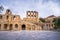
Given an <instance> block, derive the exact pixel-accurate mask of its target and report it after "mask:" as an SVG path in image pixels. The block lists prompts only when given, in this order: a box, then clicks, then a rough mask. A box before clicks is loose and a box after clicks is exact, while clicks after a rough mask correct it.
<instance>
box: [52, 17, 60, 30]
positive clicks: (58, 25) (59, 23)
mask: <svg viewBox="0 0 60 40" xmlns="http://www.w3.org/2000/svg"><path fill="white" fill-rule="evenodd" d="M53 21H54V24H55V27H54V28H55V29H60V18H56V19H54V20H53Z"/></svg>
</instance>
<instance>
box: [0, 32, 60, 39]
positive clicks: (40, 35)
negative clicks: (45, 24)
mask: <svg viewBox="0 0 60 40" xmlns="http://www.w3.org/2000/svg"><path fill="white" fill-rule="evenodd" d="M0 40H60V32H56V31H55V32H54V31H0Z"/></svg>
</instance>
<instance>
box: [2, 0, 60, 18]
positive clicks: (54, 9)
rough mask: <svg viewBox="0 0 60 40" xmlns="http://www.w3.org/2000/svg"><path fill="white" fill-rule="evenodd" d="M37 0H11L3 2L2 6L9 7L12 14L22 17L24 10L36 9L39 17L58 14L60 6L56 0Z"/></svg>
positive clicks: (59, 13) (24, 14)
mask: <svg viewBox="0 0 60 40" xmlns="http://www.w3.org/2000/svg"><path fill="white" fill-rule="evenodd" d="M43 1H44V0H37V2H36V1H35V2H34V1H30V0H29V1H21V0H20V1H16V0H15V1H14V2H13V1H11V3H7V2H5V4H3V6H4V8H5V9H7V8H9V9H11V10H12V12H13V13H14V14H18V15H20V16H21V17H22V18H24V17H25V16H26V11H28V10H33V11H34V10H36V11H38V12H39V17H47V16H49V15H53V14H54V15H57V16H58V15H60V7H59V5H58V4H57V3H56V2H53V1H52V0H49V2H47V1H46V0H45V1H44V2H43Z"/></svg>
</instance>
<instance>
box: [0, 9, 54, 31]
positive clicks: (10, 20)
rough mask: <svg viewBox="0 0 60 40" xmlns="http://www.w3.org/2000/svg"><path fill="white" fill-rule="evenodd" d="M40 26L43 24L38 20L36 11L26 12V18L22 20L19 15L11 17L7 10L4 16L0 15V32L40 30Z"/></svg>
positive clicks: (9, 11)
mask: <svg viewBox="0 0 60 40" xmlns="http://www.w3.org/2000/svg"><path fill="white" fill-rule="evenodd" d="M42 24H44V23H42V22H41V21H40V20H39V18H38V12H37V11H27V14H26V17H25V18H23V20H22V19H21V18H20V16H19V15H13V14H12V12H11V10H9V9H7V10H6V12H5V14H0V30H4V31H5V30H8V31H9V30H15V31H18V30H42V28H43V26H42ZM46 28H47V27H45V28H44V29H46ZM52 28H53V26H52Z"/></svg>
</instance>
